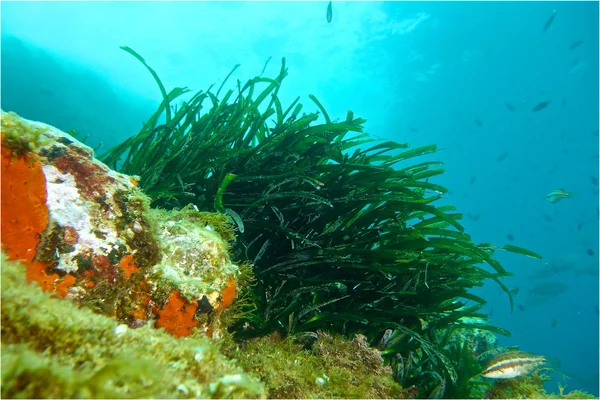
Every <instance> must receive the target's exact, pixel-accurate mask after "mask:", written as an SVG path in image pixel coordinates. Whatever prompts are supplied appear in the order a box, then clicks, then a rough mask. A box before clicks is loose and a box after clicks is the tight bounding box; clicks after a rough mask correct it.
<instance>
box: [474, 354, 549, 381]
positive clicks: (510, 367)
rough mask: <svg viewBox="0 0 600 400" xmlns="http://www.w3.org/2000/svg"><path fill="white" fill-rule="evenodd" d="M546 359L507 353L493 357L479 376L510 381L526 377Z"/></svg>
mask: <svg viewBox="0 0 600 400" xmlns="http://www.w3.org/2000/svg"><path fill="white" fill-rule="evenodd" d="M545 363H546V358H544V357H542V356H533V355H531V354H528V353H525V352H522V351H509V352H508V353H503V354H500V355H498V356H496V357H494V358H493V359H492V360H491V361H490V363H489V364H488V366H487V368H486V369H485V370H484V371H483V372H482V373H481V376H484V377H486V378H490V379H512V378H517V377H519V376H523V375H527V374H529V373H531V372H533V371H534V370H535V369H536V368H537V367H539V366H541V365H544V364H545Z"/></svg>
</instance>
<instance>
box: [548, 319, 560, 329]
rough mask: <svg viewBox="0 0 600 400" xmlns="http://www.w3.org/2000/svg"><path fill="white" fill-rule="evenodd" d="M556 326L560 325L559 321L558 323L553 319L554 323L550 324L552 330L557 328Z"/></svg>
mask: <svg viewBox="0 0 600 400" xmlns="http://www.w3.org/2000/svg"><path fill="white" fill-rule="evenodd" d="M556 325H558V321H557V320H555V319H553V320H552V323H551V324H550V327H551V328H556Z"/></svg>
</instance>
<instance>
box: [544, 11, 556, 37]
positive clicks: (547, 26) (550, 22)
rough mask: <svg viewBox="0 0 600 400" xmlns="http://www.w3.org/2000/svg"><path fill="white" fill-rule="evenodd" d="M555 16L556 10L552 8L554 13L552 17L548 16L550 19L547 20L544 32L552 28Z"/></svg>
mask: <svg viewBox="0 0 600 400" xmlns="http://www.w3.org/2000/svg"><path fill="white" fill-rule="evenodd" d="M554 18H556V10H552V15H550V18H548V21H546V24H545V25H544V32H546V31H547V30H548V29H549V28H550V25H552V23H553V22H554Z"/></svg>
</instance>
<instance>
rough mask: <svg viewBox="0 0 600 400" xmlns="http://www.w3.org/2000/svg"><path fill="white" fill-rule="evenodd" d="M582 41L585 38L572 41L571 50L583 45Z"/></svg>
mask: <svg viewBox="0 0 600 400" xmlns="http://www.w3.org/2000/svg"><path fill="white" fill-rule="evenodd" d="M582 43H583V40H576V41H574V42H573V43H571V46H569V50H573V49H576V48H578V47H579V46H581V44H582Z"/></svg>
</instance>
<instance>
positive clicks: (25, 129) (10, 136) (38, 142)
mask: <svg viewBox="0 0 600 400" xmlns="http://www.w3.org/2000/svg"><path fill="white" fill-rule="evenodd" d="M2 114H4V115H3V116H2V143H3V144H4V145H6V146H7V147H8V148H10V150H11V151H12V153H13V154H14V155H15V156H16V157H22V156H25V155H28V154H32V153H35V154H37V153H38V152H39V150H40V148H41V147H42V146H45V145H47V144H49V143H51V142H52V141H53V140H54V139H49V138H47V137H46V136H44V133H45V132H46V130H47V129H44V128H40V127H37V126H31V125H27V124H25V123H23V121H22V120H21V119H20V118H19V116H18V115H17V114H15V113H13V112H9V113H4V111H3V112H2Z"/></svg>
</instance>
